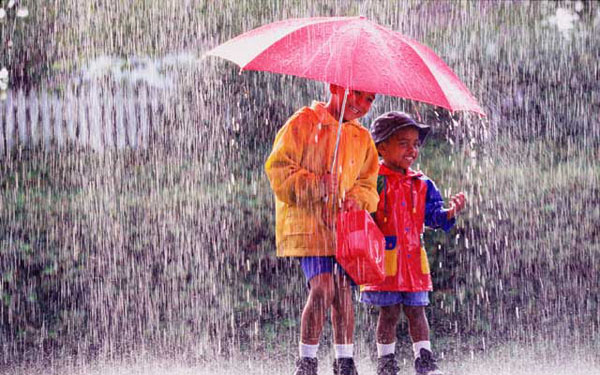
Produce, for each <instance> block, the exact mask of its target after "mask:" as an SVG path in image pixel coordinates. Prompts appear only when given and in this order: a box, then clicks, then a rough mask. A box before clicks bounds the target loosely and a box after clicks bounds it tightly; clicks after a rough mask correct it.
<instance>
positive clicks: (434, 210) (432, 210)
mask: <svg viewBox="0 0 600 375" xmlns="http://www.w3.org/2000/svg"><path fill="white" fill-rule="evenodd" d="M425 181H426V182H427V196H426V198H425V225H427V226H428V227H430V228H433V229H438V228H440V229H443V230H444V231H445V232H448V231H449V230H450V228H452V227H453V226H454V224H455V223H456V219H455V218H452V219H450V220H448V214H447V212H448V210H446V209H444V199H442V195H441V194H440V191H439V190H438V189H437V187H436V186H435V184H434V183H433V181H431V180H429V179H427V180H425Z"/></svg>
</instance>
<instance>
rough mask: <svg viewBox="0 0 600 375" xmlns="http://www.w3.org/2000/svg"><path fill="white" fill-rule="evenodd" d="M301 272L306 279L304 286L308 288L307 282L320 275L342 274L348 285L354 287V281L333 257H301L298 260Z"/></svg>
mask: <svg viewBox="0 0 600 375" xmlns="http://www.w3.org/2000/svg"><path fill="white" fill-rule="evenodd" d="M300 265H301V266H302V272H304V277H305V278H306V285H307V286H308V287H310V285H309V281H310V280H311V279H312V278H313V277H315V276H317V275H319V274H322V273H338V272H340V273H342V274H343V275H346V276H347V277H348V279H350V285H352V286H356V284H355V283H354V280H352V278H351V277H350V276H349V275H348V274H347V273H346V271H344V269H343V268H342V266H340V264H339V263H338V262H337V261H336V260H335V257H302V258H300Z"/></svg>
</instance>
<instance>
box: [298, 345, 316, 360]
mask: <svg viewBox="0 0 600 375" xmlns="http://www.w3.org/2000/svg"><path fill="white" fill-rule="evenodd" d="M317 350H319V344H317V345H308V344H303V343H300V357H308V358H317Z"/></svg>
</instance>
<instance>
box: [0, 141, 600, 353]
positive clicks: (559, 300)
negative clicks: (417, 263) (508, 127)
mask: <svg viewBox="0 0 600 375" xmlns="http://www.w3.org/2000/svg"><path fill="white" fill-rule="evenodd" d="M487 147H488V149H487V153H482V154H480V155H478V156H477V157H475V158H472V157H471V156H472V154H471V153H470V152H465V150H464V149H462V148H461V147H459V146H451V145H449V144H447V143H444V142H443V141H439V140H438V141H436V140H432V141H431V142H430V143H429V144H428V145H427V147H426V148H425V149H424V150H423V152H422V157H421V161H420V163H421V168H422V169H423V170H424V171H425V172H426V173H427V174H428V175H429V176H430V177H431V178H433V179H434V181H436V183H437V184H438V187H440V188H441V189H442V191H445V192H450V191H451V192H457V191H459V190H464V191H465V192H467V195H468V197H469V206H468V209H467V211H466V212H465V213H464V215H462V217H461V219H460V220H459V223H458V225H457V227H456V228H455V229H453V230H452V232H451V233H450V234H449V235H446V234H443V233H439V232H432V231H428V232H427V233H426V243H427V247H428V249H429V252H430V256H431V264H432V270H433V276H434V284H435V286H436V291H435V292H434V294H433V295H432V301H433V305H432V307H431V309H430V314H431V319H432V332H433V335H434V337H436V338H440V339H442V338H443V337H446V336H448V337H456V335H457V334H459V335H467V336H469V335H486V336H488V337H490V338H492V339H493V338H494V337H496V338H500V337H514V338H519V337H521V335H523V334H525V335H527V334H528V332H537V334H540V335H549V336H552V335H556V334H559V333H564V334H567V335H574V336H576V337H579V338H580V339H582V340H589V339H591V338H592V337H595V336H594V335H595V334H594V332H597V326H598V322H597V320H594V319H595V315H594V311H596V310H595V309H597V307H598V300H597V296H594V295H593V294H592V292H591V290H592V289H593V288H592V286H593V285H594V280H595V279H594V277H595V276H594V275H595V273H594V272H592V271H591V270H594V269H596V268H597V267H598V256H599V252H600V250H599V246H598V230H597V228H598V227H600V212H599V210H598V206H599V205H598V203H599V192H598V184H597V182H598V179H599V168H598V166H597V165H596V163H592V162H591V161H592V160H593V153H592V152H591V151H590V152H588V151H586V150H581V151H580V152H578V153H571V154H565V156H564V157H548V155H557V154H561V152H562V151H561V150H559V149H556V147H557V146H556V145H550V144H544V143H533V144H532V143H527V144H526V143H520V142H518V141H511V142H506V143H501V142H499V143H498V144H496V145H488V146H487ZM531 150H534V151H531ZM1 168H2V169H1V172H2V173H1V175H2V176H3V179H2V181H1V182H0V186H1V190H0V199H1V202H2V205H1V210H0V220H1V221H2V223H3V225H2V227H1V229H0V242H1V243H2V246H1V251H2V257H1V259H2V260H1V265H2V268H1V269H0V272H1V274H2V283H1V285H2V287H1V289H0V292H1V294H2V301H3V302H2V306H3V307H2V310H1V317H2V321H3V324H2V327H3V329H2V332H1V334H2V337H3V341H4V342H8V343H11V345H12V347H13V348H14V350H17V351H18V352H21V353H23V352H25V350H26V349H28V348H29V349H31V348H34V347H35V348H38V349H39V348H43V349H44V350H50V351H56V350H59V351H60V350H62V351H64V350H72V349H73V348H74V347H77V343H79V347H80V348H81V349H79V350H80V351H82V352H83V353H87V354H89V355H95V354H94V353H96V354H98V353H109V352H111V350H116V349H117V348H118V350H127V348H131V347H136V346H138V345H140V343H141V342H147V343H150V342H151V343H153V345H156V347H161V345H173V347H174V348H178V349H177V350H181V351H185V350H188V349H189V347H191V346H190V343H191V342H202V340H201V339H200V338H201V337H205V336H208V338H209V339H208V341H207V342H210V343H212V344H210V345H208V346H206V347H202V348H201V349H200V352H201V353H203V355H209V354H210V353H212V354H227V353H228V352H229V351H230V350H232V348H233V347H240V348H245V349H244V350H259V351H262V350H266V351H276V350H278V349H277V348H276V347H277V345H275V341H278V340H279V339H280V338H281V337H284V338H285V340H287V341H290V342H294V340H296V339H297V331H298V324H299V320H298V319H299V316H300V311H301V308H302V304H303V303H304V298H305V288H304V286H303V283H304V282H303V279H302V276H301V274H300V271H299V269H298V267H297V265H296V264H295V263H294V262H291V261H289V260H281V259H276V258H275V256H274V254H275V250H274V213H273V207H272V205H273V203H272V197H271V192H270V189H269V187H268V183H267V181H266V179H265V177H264V174H263V173H262V171H260V170H258V171H256V172H246V174H245V175H239V176H237V177H235V178H233V179H232V178H231V176H227V177H223V178H214V179H212V180H207V179H206V178H205V173H204V172H203V166H202V165H201V164H200V163H199V162H195V161H190V160H183V159H178V158H173V157H169V156H168V155H167V156H161V155H158V154H157V155H156V156H151V157H137V156H135V155H133V154H132V155H130V156H128V157H115V155H112V156H94V155H91V154H86V153H79V154H77V153H73V154H67V155H65V154H63V155H59V154H45V155H36V154H32V155H21V157H20V158H18V159H17V158H15V159H13V160H11V161H10V162H8V163H5V164H3V166H2V167H1ZM575 219H576V220H575ZM582 233H584V234H585V235H582ZM517 311H518V313H517ZM357 322H358V327H357V332H360V337H361V338H362V339H364V340H367V341H369V340H372V335H371V334H369V332H370V330H371V329H372V328H373V324H374V316H373V312H370V311H369V310H365V309H362V308H361V309H358V316H357ZM548 324H551V325H550V326H549V325H548ZM287 341H286V342H287ZM82 343H83V344H82ZM214 343H220V344H219V345H217V346H215V345H213V344H214ZM40 345H41V346H40ZM231 345H233V347H232V346H231ZM111 348H112V349H111ZM214 348H220V349H218V350H220V352H219V353H214V350H215V349H214Z"/></svg>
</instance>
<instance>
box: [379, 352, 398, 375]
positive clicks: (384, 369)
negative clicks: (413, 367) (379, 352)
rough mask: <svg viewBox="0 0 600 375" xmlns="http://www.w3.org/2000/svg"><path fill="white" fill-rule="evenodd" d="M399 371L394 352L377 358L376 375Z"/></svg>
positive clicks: (391, 374) (392, 373)
mask: <svg viewBox="0 0 600 375" xmlns="http://www.w3.org/2000/svg"><path fill="white" fill-rule="evenodd" d="M398 371H400V367H398V361H396V356H395V354H394V353H391V354H388V355H384V356H383V357H380V358H377V375H396V374H398Z"/></svg>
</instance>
